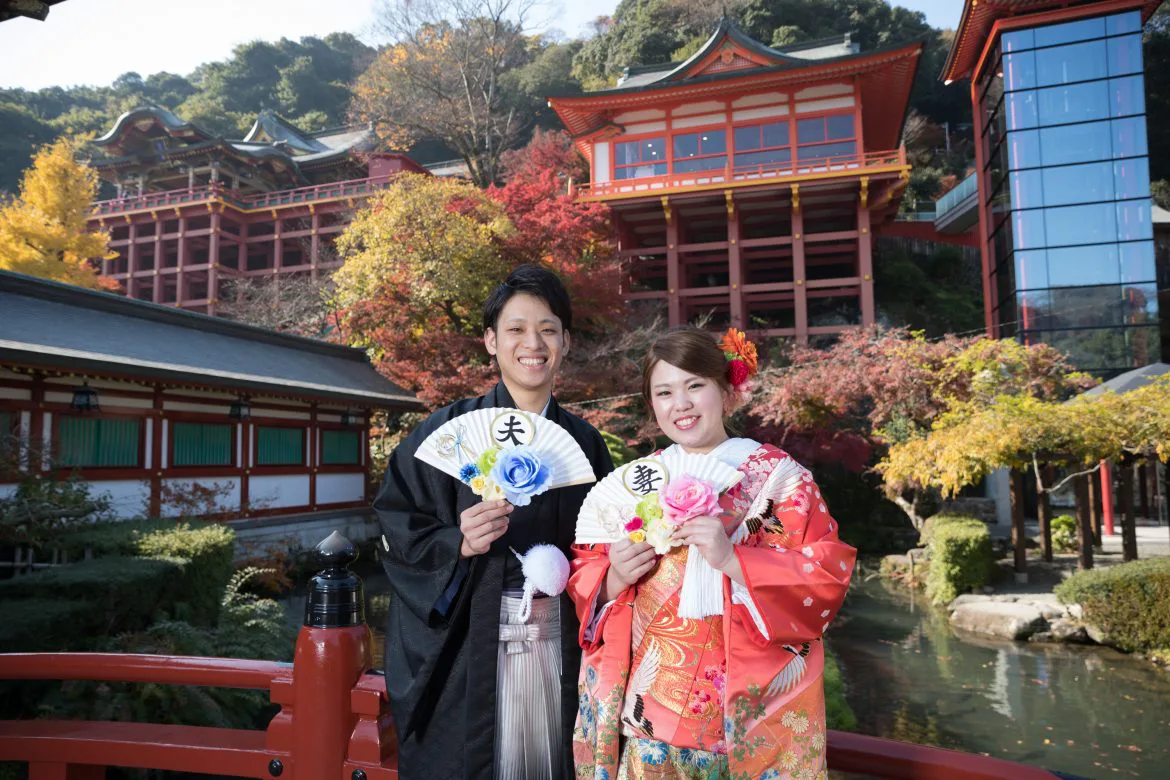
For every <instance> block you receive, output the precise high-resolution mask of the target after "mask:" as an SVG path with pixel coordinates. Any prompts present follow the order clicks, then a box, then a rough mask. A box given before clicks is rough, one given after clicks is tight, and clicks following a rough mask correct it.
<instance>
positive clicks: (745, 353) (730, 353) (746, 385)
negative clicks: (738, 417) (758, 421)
mask: <svg viewBox="0 0 1170 780" xmlns="http://www.w3.org/2000/svg"><path fill="white" fill-rule="evenodd" d="M719 348H720V349H721V350H723V357H725V358H726V359H727V381H728V383H729V384H730V385H731V391H732V393H734V395H735V400H736V406H737V407H739V406H743V405H744V404H746V403H747V402H748V401H750V400H751V397H752V392H753V391H754V390H755V389H756V383H755V381H753V379H752V377H754V376H755V375H756V373H757V370H758V368H759V355H758V353H757V351H756V345H755V344H753V343H752V342H750V341H748V338H747V336H746V335H745V334H744V332H743V331H741V330H736V329H735V328H728V329H727V333H726V334H724V336H723V339H722V340H721V341H720V342H719Z"/></svg>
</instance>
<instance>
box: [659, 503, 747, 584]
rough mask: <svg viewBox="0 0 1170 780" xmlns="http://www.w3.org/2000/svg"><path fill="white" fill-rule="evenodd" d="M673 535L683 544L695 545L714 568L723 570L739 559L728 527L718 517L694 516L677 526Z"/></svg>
mask: <svg viewBox="0 0 1170 780" xmlns="http://www.w3.org/2000/svg"><path fill="white" fill-rule="evenodd" d="M673 535H674V539H675V540H677V541H679V542H682V543H683V544H692V545H694V546H695V548H696V549H698V551H699V552H700V553H701V554H702V556H703V557H704V558H705V559H706V560H707V563H709V564H711V568H713V569H718V570H719V571H723V570H724V569H725V568H726V567H727V566H728V565H729V564H730V563H731V561H734V560H737V559H736V557H735V548H734V546H733V545H732V544H731V539H729V538H728V537H727V529H725V528H724V527H723V521H722V520H720V519H719V518H718V517H711V516H709V515H704V516H702V517H692V518H691V519H690V520H687V521H686V522H685V523H683V524H682V525H680V526H678V527H677V528H675V529H674V534H673Z"/></svg>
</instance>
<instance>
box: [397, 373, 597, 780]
mask: <svg viewBox="0 0 1170 780" xmlns="http://www.w3.org/2000/svg"><path fill="white" fill-rule="evenodd" d="M511 406H515V403H514V402H513V401H512V398H511V396H510V395H509V394H508V390H507V388H505V386H504V383H503V382H500V383H498V384H497V385H496V386H495V387H494V388H493V389H492V390H490V391H489V392H488V393H487V394H486V395H483V396H481V397H479V398H469V399H466V400H463V401H457V402H455V403H454V404H451V405H450V406H448V407H445V408H443V409H440V410H439V411H437V412H435V413H434V414H432V415H431V416H430V417H428V418H427V420H426V421H425V422H424V423H423V424H422V425H420V426H419V427H418V428H416V429H415V430H414V432H413V433H411V434H410V436H408V437H407V438H406V439H405V440H404V441H403V442H402V444H401V445H399V447H398V448H397V449H396V450H395V451H394V453H393V455H391V457H390V463H389V465H388V466H387V469H386V477H385V479H384V480H383V482H382V488H381V490H380V491H379V493H378V497H377V498H376V499H375V501H374V509H375V511H376V512H377V515H378V522H379V524H380V525H381V529H382V533H383V535H384V538H383V540H381V541H382V544H381V545H380V547H381V549H380V550H379V552H380V553H381V557H382V562H383V568H385V570H386V574H387V576H388V577H389V578H390V587H391V590H392V594H391V598H390V615H389V619H388V621H387V627H386V658H385V669H386V692H387V694H388V695H389V698H390V707H391V710H392V712H393V714H394V722H395V727H396V731H397V734H398V741H399V753H398V755H399V772H400V776H401V777H402V778H403V780H414V778H428V779H430V778H436V779H438V778H463V777H466V778H490V777H492V774H493V770H494V753H495V728H496V723H495V721H496V659H497V652H498V647H499V633H500V628H499V626H500V599H501V596H502V593H503V589H504V588H505V587H508V588H519V587H521V586H522V585H523V574H522V573H521V572H520V562H519V561H517V560H516V558H515V556H513V555H512V553H511V552H510V551H509V549H508V548H509V547H513V548H515V549H516V550H517V551H519V552H520V553H521V554H523V553H524V552H525V551H526V550H528V549H529V548H530V547H532V546H533V545H535V544H540V543H549V544H555V545H557V546H558V547H560V548H561V550H562V551H563V552H564V553H565V555H566V556H569V555H570V551H569V548H570V545H572V543H573V537H574V531H575V527H576V522H577V512H578V511H579V510H580V507H581V502H582V501H583V500H584V498H585V494H586V493H588V492H589V489H590V488H591V487H592V485H577V486H573V487H566V488H561V489H559V490H552V491H549V492H547V493H544V494H542V495H539V496H536V497H534V498H533V499H532V503H531V504H529V505H528V506H525V507H515V508H514V509H513V510H512V513H511V515H510V516H509V525H508V531H507V533H505V534H504V536H503V537H501V538H500V539H497V540H496V541H495V543H493V544H492V546H491V549H490V550H489V551H488V552H487V553H485V554H484V555H477V556H474V557H472V558H466V559H464V558H461V557H460V555H459V548H460V545H461V543H462V541H463V535H462V534H461V533H460V531H459V515H460V513H462V512H463V511H464V510H465V509H467V508H468V507H471V506H473V505H474V504H476V503H477V502H479V501H480V498H479V497H478V496H476V495H475V494H474V493H473V492H472V491H471V488H470V487H468V486H467V485H464V484H463V483H462V482H460V481H459V480H458V479H456V478H454V477H450V476H448V475H446V474H444V473H443V472H441V471H439V470H438V469H436V468H434V467H432V466H429V465H427V464H425V463H423V462H422V461H420V460H419V459H417V458H415V457H414V453H415V451H416V450H417V449H418V447H419V445H420V444H421V443H422V442H423V440H424V439H426V437H427V436H428V435H430V434H431V432H432V431H434V430H435V429H436V428H438V427H439V426H440V425H442V424H443V423H445V422H447V421H448V420H450V419H452V418H454V417H458V416H459V415H461V414H464V413H466V412H470V411H472V410H475V409H486V408H491V407H511ZM545 416H546V417H548V418H549V419H551V420H553V421H554V422H556V423H557V424H559V425H560V426H561V427H563V428H565V430H567V431H568V432H569V433H570V434H572V436H573V438H574V439H576V440H577V441H578V442H579V443H580V444H581V448H582V449H583V450H584V451H585V455H586V456H587V457H588V458H589V461H590V463H592V464H593V471H594V473H595V474H596V475H597V477H598V479H600V478H601V477H603V476H605V475H606V474H608V473H609V472H610V471H611V470H612V469H613V463H612V461H611V460H610V457H609V451H608V450H607V449H606V447H605V442H604V441H603V440H602V438H601V435H600V434H599V433H598V432H597V430H596V429H595V428H593V426H591V425H589V424H588V423H586V422H585V421H584V420H582V419H580V418H579V417H577V416H575V415H573V414H570V413H569V412H566V411H565V410H563V409H561V408H560V406H558V405H557V402H556V399H552V400H550V402H549V406H548V409H547V410H546V412H545ZM560 598H561V600H562V601H561V610H560V614H561V649H562V672H561V709H562V726H563V730H564V743H563V744H564V750H563V751H562V753H563V756H564V766H563V776H564V777H565V778H571V777H572V776H573V757H572V749H571V744H572V731H573V723H574V721H575V720H576V716H577V676H578V672H579V668H580V664H581V649H580V647H579V646H578V644H577V633H578V627H577V620H576V612H575V610H574V609H573V605H572V602H570V601H569V598H568V596H567V595H564V594H562V595H561V596H560Z"/></svg>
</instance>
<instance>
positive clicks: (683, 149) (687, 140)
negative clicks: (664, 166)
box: [674, 133, 699, 160]
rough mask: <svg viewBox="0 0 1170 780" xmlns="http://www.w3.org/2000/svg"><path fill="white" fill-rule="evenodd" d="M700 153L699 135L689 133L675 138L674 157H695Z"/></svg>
mask: <svg viewBox="0 0 1170 780" xmlns="http://www.w3.org/2000/svg"><path fill="white" fill-rule="evenodd" d="M698 153H699V134H698V133H687V134H686V135H676V136H675V137H674V157H675V159H676V160H677V159H679V158H680V157H694V156H695V155H697V154H698Z"/></svg>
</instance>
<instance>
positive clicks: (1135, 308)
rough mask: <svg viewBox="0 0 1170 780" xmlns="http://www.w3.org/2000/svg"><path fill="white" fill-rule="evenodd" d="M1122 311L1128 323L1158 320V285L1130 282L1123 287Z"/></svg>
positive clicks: (1154, 321)
mask: <svg viewBox="0 0 1170 780" xmlns="http://www.w3.org/2000/svg"><path fill="white" fill-rule="evenodd" d="M1121 312H1122V317H1123V318H1124V319H1125V324H1126V325H1148V324H1150V323H1156V322H1158V286H1157V285H1156V284H1129V285H1124V286H1123V287H1122V288H1121Z"/></svg>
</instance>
